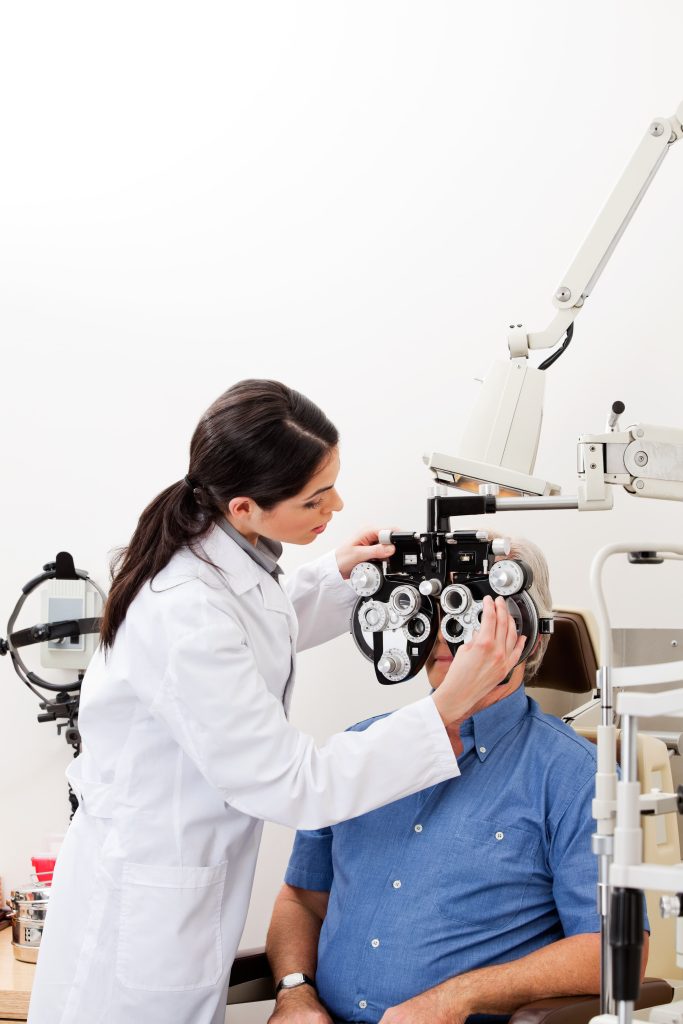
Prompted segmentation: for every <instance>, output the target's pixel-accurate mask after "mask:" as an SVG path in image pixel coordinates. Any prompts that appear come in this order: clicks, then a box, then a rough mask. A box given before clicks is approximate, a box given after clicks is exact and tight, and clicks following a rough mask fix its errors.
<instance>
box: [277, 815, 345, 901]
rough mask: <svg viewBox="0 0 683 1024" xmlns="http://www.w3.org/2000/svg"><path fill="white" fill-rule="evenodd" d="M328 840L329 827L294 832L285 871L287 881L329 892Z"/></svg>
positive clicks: (331, 839)
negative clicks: (294, 835)
mask: <svg viewBox="0 0 683 1024" xmlns="http://www.w3.org/2000/svg"><path fill="white" fill-rule="evenodd" d="M332 841H333V836H332V829H331V828H320V829H316V830H315V831H312V832H303V831H300V832H297V834H296V838H295V840H294V847H293V849H292V853H291V856H290V858H289V864H288V865H287V871H286V873H285V882H286V883H287V885H295V886H296V887H297V888H298V889H312V890H313V891H315V892H329V891H330V889H331V888H332V881H333V879H334V869H333V867H332Z"/></svg>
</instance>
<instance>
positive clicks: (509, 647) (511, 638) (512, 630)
mask: <svg viewBox="0 0 683 1024" xmlns="http://www.w3.org/2000/svg"><path fill="white" fill-rule="evenodd" d="M516 644H517V625H516V623H515V620H514V619H513V618H512V616H511V615H508V628H507V635H506V637H505V656H506V657H508V658H509V657H510V655H511V654H512V652H513V651H514V649H515V646H516Z"/></svg>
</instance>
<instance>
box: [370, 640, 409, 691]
mask: <svg viewBox="0 0 683 1024" xmlns="http://www.w3.org/2000/svg"><path fill="white" fill-rule="evenodd" d="M377 668H378V669H379V671H380V672H381V673H382V675H383V676H384V678H385V679H389V680H390V681H391V682H392V683H400V682H401V680H402V679H405V677H406V676H407V675H408V673H409V672H410V658H409V657H408V655H407V654H406V653H405V651H399V650H397V649H396V648H392V649H391V650H389V651H385V652H384V654H383V655H382V657H381V658H380V659H379V661H378V662H377Z"/></svg>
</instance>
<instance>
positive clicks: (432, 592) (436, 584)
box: [418, 579, 441, 597]
mask: <svg viewBox="0 0 683 1024" xmlns="http://www.w3.org/2000/svg"><path fill="white" fill-rule="evenodd" d="M418 590H419V591H420V593H421V594H423V595H424V596H425V597H438V596H439V594H440V593H441V580H437V579H433V580H422V583H420V586H419V587H418Z"/></svg>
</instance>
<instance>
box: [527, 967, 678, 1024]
mask: <svg viewBox="0 0 683 1024" xmlns="http://www.w3.org/2000/svg"><path fill="white" fill-rule="evenodd" d="M673 994H674V990H673V989H672V987H671V985H669V983H668V982H666V981H663V980H662V979H661V978H645V979H644V981H643V983H642V985H641V986H640V995H639V996H638V1000H637V1002H636V1004H635V1008H636V1010H645V1009H646V1008H647V1007H648V1006H659V1005H660V1003H670V1002H671V1000H672V999H673ZM599 1013H600V1000H599V999H598V998H597V996H558V997H557V998H555V999H537V1000H536V1001H535V1002H533V1003H527V1004H526V1005H525V1006H520V1007H519V1008H518V1009H517V1010H515V1012H514V1013H513V1014H512V1016H511V1017H510V1021H509V1024H588V1021H589V1020H591V1018H592V1017H597V1015H598V1014H599Z"/></svg>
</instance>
